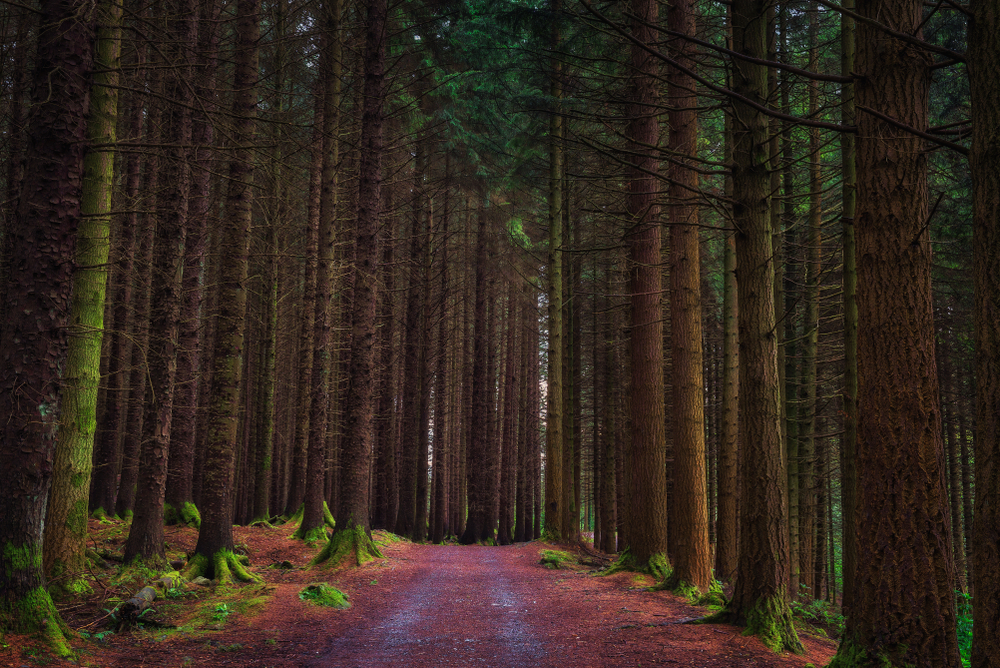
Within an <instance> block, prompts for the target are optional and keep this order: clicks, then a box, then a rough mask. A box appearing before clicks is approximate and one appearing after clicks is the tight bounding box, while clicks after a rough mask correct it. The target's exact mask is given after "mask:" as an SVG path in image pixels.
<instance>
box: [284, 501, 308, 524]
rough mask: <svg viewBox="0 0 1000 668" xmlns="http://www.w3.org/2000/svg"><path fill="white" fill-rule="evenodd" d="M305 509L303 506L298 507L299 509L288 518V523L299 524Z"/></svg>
mask: <svg viewBox="0 0 1000 668" xmlns="http://www.w3.org/2000/svg"><path fill="white" fill-rule="evenodd" d="M305 508H306V507H305V504H302V505H300V506H299V509H298V510H296V511H295V512H294V513H292V515H291V516H290V517H289V518H288V520H287V521H288V522H301V521H302V514H303V513H304V512H305Z"/></svg>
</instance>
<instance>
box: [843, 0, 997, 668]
mask: <svg viewBox="0 0 1000 668" xmlns="http://www.w3.org/2000/svg"><path fill="white" fill-rule="evenodd" d="M858 13H859V14H860V15H861V16H863V17H865V18H867V19H871V20H873V21H878V22H880V23H883V24H885V25H887V26H889V27H890V28H892V29H894V30H897V31H900V32H903V33H906V34H911V35H915V36H917V37H918V38H919V37H920V26H921V25H922V22H923V3H922V2H920V0H862V1H859V2H858ZM857 44H858V52H857V66H856V67H855V71H856V72H857V73H858V75H859V77H858V79H857V83H856V100H857V110H858V112H859V113H858V126H857V127H858V138H857V178H858V208H857V220H856V222H855V233H856V235H857V254H858V451H857V465H858V507H857V536H858V560H857V570H856V572H855V578H856V579H855V591H854V600H853V605H852V607H851V611H850V616H849V617H848V618H847V627H846V629H845V631H844V635H843V637H842V639H841V643H840V649H839V650H838V653H837V657H836V658H835V659H834V661H833V663H831V666H857V665H872V664H874V663H875V662H879V664H880V665H881V664H882V663H885V664H891V665H894V666H895V665H899V666H901V665H912V666H916V667H917V668H923V667H927V668H930V667H931V666H935V667H937V668H946V667H950V666H956V667H957V666H959V665H961V662H960V660H959V653H958V644H957V639H956V636H955V627H956V619H955V592H954V589H955V566H954V560H953V553H952V547H951V540H950V530H949V517H948V493H947V487H946V486H945V478H944V471H945V461H944V446H943V443H942V435H941V412H940V406H939V404H938V397H939V395H938V379H937V369H936V363H935V354H934V318H933V300H932V292H931V242H930V234H929V232H928V229H927V220H928V209H929V207H928V202H927V199H928V195H927V162H928V160H927V147H926V145H925V142H924V140H922V139H920V138H918V137H915V136H914V135H912V134H911V133H909V132H907V131H905V130H902V129H900V128H898V127H897V126H896V125H895V124H894V123H889V122H887V121H885V120H882V119H881V118H878V117H876V116H875V115H874V114H881V115H885V116H886V117H891V118H892V119H895V121H898V122H901V123H903V124H905V125H908V126H909V127H913V128H921V129H923V128H926V127H927V122H928V114H927V106H928V99H929V90H930V80H931V64H932V59H931V57H930V55H929V54H928V53H926V52H925V51H922V50H920V49H918V48H915V47H914V46H913V45H911V44H908V43H906V42H903V41H901V40H896V39H892V38H889V37H887V36H886V35H885V34H884V33H883V32H882V31H881V30H879V29H878V28H876V27H873V26H871V25H869V24H867V23H865V22H864V21H859V22H858V32H857ZM977 464H978V462H977Z"/></svg>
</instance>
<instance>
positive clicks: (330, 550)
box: [309, 526, 383, 568]
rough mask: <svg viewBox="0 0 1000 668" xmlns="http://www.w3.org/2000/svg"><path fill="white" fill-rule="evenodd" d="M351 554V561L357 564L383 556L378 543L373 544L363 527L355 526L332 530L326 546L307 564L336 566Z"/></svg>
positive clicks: (349, 557) (341, 563)
mask: <svg viewBox="0 0 1000 668" xmlns="http://www.w3.org/2000/svg"><path fill="white" fill-rule="evenodd" d="M352 555H353V561H354V562H355V563H356V564H357V565H358V566H361V565H362V564H364V563H367V562H369V561H371V560H373V559H382V558H383V557H382V552H381V551H380V550H379V549H378V545H376V544H375V541H373V540H372V538H371V536H370V535H368V532H367V531H365V529H364V527H361V526H355V527H354V528H353V529H341V530H340V531H334V533H333V536H331V537H330V540H329V541H328V542H327V544H326V547H324V548H323V550H322V551H321V552H320V553H319V554H318V555H316V557H315V558H314V559H313V560H312V562H310V564H309V565H310V566H317V565H319V564H326V565H327V566H331V567H334V568H336V567H338V566H341V565H343V563H344V562H345V561H347V560H349V559H351V557H352Z"/></svg>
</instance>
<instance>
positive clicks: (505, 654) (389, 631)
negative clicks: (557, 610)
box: [310, 546, 551, 667]
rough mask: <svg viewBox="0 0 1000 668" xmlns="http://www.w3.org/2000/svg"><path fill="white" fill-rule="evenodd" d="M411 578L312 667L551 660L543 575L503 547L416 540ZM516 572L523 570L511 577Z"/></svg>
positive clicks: (537, 662) (502, 663)
mask: <svg viewBox="0 0 1000 668" xmlns="http://www.w3.org/2000/svg"><path fill="white" fill-rule="evenodd" d="M413 553H414V556H415V558H417V559H418V561H417V563H416V564H414V573H413V576H412V578H410V579H411V582H410V585H409V586H407V587H405V588H404V589H402V590H396V589H395V587H393V590H394V592H395V595H394V596H392V597H391V598H390V599H389V600H388V601H387V603H388V604H389V605H387V606H380V608H379V609H378V610H372V611H371V612H370V613H369V614H368V615H366V620H365V622H366V623H365V624H364V625H359V626H356V627H354V628H352V629H351V630H350V631H349V632H348V633H346V634H344V635H343V636H340V637H336V638H333V639H332V640H331V642H330V645H329V648H328V650H327V651H326V652H325V654H324V656H323V657H322V658H320V659H318V660H317V661H316V662H315V663H312V664H310V665H313V666H345V667H347V666H372V665H384V666H392V665H399V666H401V665H404V664H405V665H409V666H431V665H434V666H475V665H490V666H500V667H502V666H523V665H544V664H548V663H551V662H550V661H546V659H547V658H548V657H549V656H550V654H551V648H549V647H548V646H547V643H545V642H543V641H542V640H541V639H540V638H539V637H538V636H537V634H536V631H535V629H534V628H533V625H532V621H531V620H532V618H534V617H536V616H537V615H538V614H539V605H538V601H537V600H536V599H537V596H534V595H535V594H537V591H536V589H535V588H536V587H537V586H538V585H539V584H540V583H538V582H537V578H531V577H523V572H524V568H523V567H522V566H521V564H520V563H519V562H520V561H523V555H522V554H521V553H519V552H515V551H513V550H509V549H504V548H468V547H457V546H446V547H433V548H432V547H417V548H416V549H414V550H413ZM512 574H516V575H517V577H515V578H514V579H512V578H511V575H512Z"/></svg>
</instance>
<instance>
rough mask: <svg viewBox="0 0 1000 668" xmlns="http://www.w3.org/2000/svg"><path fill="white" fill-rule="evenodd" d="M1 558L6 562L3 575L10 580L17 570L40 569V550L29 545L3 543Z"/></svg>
mask: <svg viewBox="0 0 1000 668" xmlns="http://www.w3.org/2000/svg"><path fill="white" fill-rule="evenodd" d="M38 547H41V546H40V545H39V546H38ZM3 560H4V562H5V563H6V564H7V571H6V573H5V575H6V576H7V578H8V579H10V580H13V579H14V575H15V573H16V572H17V571H27V570H32V569H37V570H39V571H40V570H42V551H41V550H40V549H33V548H32V546H30V545H25V546H22V547H17V546H15V545H14V544H12V543H4V544H3Z"/></svg>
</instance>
